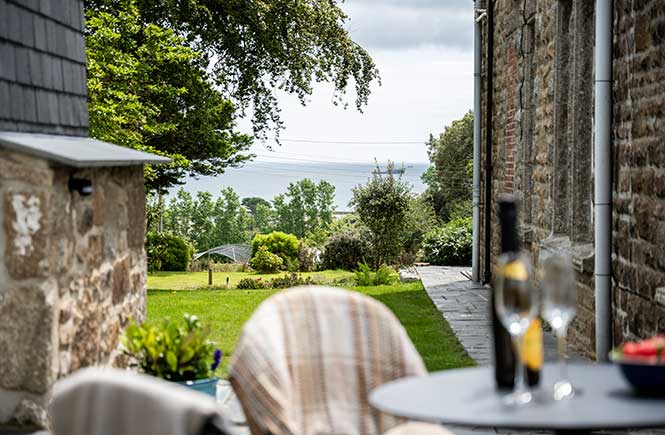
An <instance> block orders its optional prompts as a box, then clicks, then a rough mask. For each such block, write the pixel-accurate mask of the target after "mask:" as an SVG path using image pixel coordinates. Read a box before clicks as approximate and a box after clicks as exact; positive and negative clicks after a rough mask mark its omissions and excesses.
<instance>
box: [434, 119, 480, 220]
mask: <svg viewBox="0 0 665 435" xmlns="http://www.w3.org/2000/svg"><path fill="white" fill-rule="evenodd" d="M427 146H428V153H429V157H430V162H431V163H432V165H431V166H430V167H429V168H428V169H427V171H426V172H425V173H424V174H423V176H422V179H423V182H424V183H425V184H426V185H427V186H428V188H427V192H426V195H427V196H428V197H429V200H430V202H431V203H432V205H433V206H434V209H435V211H436V213H437V215H438V216H439V217H440V218H441V219H442V220H443V221H446V222H447V221H449V220H450V219H453V218H458V217H465V216H469V215H470V214H471V190H472V184H471V183H472V172H470V171H469V168H470V167H471V166H470V165H471V164H472V163H471V162H472V160H473V113H472V112H468V113H467V114H466V115H464V117H462V119H459V120H456V121H453V122H452V124H451V125H450V126H448V127H446V128H445V130H444V132H443V133H442V134H441V135H439V137H438V138H435V137H434V136H432V135H430V137H429V140H428V142H427Z"/></svg>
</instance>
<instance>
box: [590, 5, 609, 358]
mask: <svg viewBox="0 0 665 435" xmlns="http://www.w3.org/2000/svg"><path fill="white" fill-rule="evenodd" d="M595 74H596V77H595V88H594V93H595V108H594V110H595V114H594V116H595V134H594V172H595V179H594V222H595V228H594V233H595V234H594V238H595V244H594V249H595V252H594V254H595V260H594V261H595V265H594V273H595V300H596V302H595V303H596V307H595V308H596V359H597V360H598V361H607V359H608V354H609V352H610V349H611V347H612V276H611V273H612V249H611V246H612V159H611V156H612V142H611V134H612V0H596V55H595Z"/></svg>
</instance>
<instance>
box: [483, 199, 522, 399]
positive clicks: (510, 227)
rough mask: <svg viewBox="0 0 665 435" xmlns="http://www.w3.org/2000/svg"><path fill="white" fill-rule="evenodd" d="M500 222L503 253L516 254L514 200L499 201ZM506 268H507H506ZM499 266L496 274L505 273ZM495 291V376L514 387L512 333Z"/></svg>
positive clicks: (498, 381)
mask: <svg viewBox="0 0 665 435" xmlns="http://www.w3.org/2000/svg"><path fill="white" fill-rule="evenodd" d="M499 224H500V227H501V253H502V254H506V255H513V254H515V258H517V255H516V254H517V251H518V250H519V248H518V247H519V242H518V240H517V227H516V225H517V210H516V209H515V203H514V202H506V201H501V200H500V201H499ZM504 269H505V268H504ZM505 272H506V271H505V270H501V268H498V269H497V270H496V274H497V275H498V274H505ZM494 299H495V298H494V292H492V295H491V298H490V310H491V313H492V318H491V320H492V333H493V338H494V378H495V380H496V386H497V388H499V389H512V388H513V387H514V386H515V352H514V350H513V345H512V342H511V338H510V334H509V333H508V331H507V330H506V328H505V327H504V326H503V324H502V323H501V321H500V320H499V315H498V313H497V312H496V303H495V300H494Z"/></svg>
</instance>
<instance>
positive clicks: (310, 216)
mask: <svg viewBox="0 0 665 435" xmlns="http://www.w3.org/2000/svg"><path fill="white" fill-rule="evenodd" d="M334 200H335V186H333V185H332V184H330V183H329V182H328V181H325V180H321V181H319V182H318V183H315V182H313V181H312V180H310V179H308V178H305V179H302V180H300V181H298V182H296V183H290V184H289V187H288V188H287V191H286V193H284V194H280V195H277V196H276V197H275V198H274V199H273V209H274V225H275V229H277V230H279V231H284V232H286V233H290V234H295V235H296V236H298V237H299V238H302V237H305V236H306V235H308V234H310V233H312V232H314V231H316V230H318V229H321V228H326V227H327V226H328V225H330V223H331V222H332V215H333V211H334V210H335V206H334Z"/></svg>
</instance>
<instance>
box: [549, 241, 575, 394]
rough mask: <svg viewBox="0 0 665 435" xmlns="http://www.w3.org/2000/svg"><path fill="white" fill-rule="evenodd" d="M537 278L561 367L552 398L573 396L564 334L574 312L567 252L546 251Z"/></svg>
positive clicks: (572, 275) (570, 263) (571, 269)
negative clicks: (539, 281)
mask: <svg viewBox="0 0 665 435" xmlns="http://www.w3.org/2000/svg"><path fill="white" fill-rule="evenodd" d="M540 278H541V288H542V291H543V309H542V316H543V318H544V319H545V320H546V321H547V323H549V324H550V326H551V327H552V330H553V331H554V335H555V336H556V338H557V349H558V353H559V366H560V370H561V373H560V379H559V380H558V381H557V382H556V383H555V384H554V399H555V400H562V399H567V398H571V397H573V396H574V395H575V389H574V388H573V386H572V384H571V383H570V381H569V380H568V371H567V362H566V360H567V353H566V335H567V333H568V325H569V324H570V322H571V321H572V320H573V318H574V317H575V313H576V311H577V288H576V284H575V270H574V269H573V261H572V259H571V258H570V255H568V254H566V253H564V252H561V251H558V252H552V253H549V254H546V255H545V256H544V258H543V260H542V261H541V270H540Z"/></svg>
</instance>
